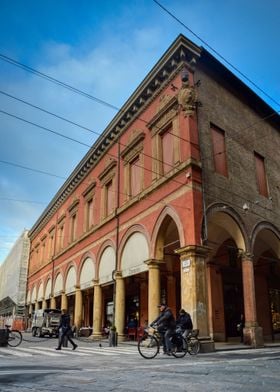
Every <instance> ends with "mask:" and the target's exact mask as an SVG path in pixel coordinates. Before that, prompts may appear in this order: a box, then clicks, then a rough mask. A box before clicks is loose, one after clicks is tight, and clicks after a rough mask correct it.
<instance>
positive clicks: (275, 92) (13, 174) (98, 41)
mask: <svg viewBox="0 0 280 392" xmlns="http://www.w3.org/2000/svg"><path fill="white" fill-rule="evenodd" d="M159 1H160V3H161V4H162V5H163V6H164V7H166V8H167V9H168V10H169V11H170V12H172V13H173V14H174V15H176V16H177V17H178V18H179V19H180V20H181V21H182V22H183V23H184V24H185V25H187V26H188V27H189V28H190V29H191V30H192V31H193V32H195V33H196V34H197V35H198V36H199V37H201V38H202V39H203V40H204V41H206V42H207V43H208V44H209V45H211V47H213V48H214V49H215V50H216V51H217V52H219V53H220V54H221V55H223V56H224V57H225V58H226V59H227V60H228V61H229V62H230V63H232V64H233V65H234V66H235V67H236V68H238V69H239V70H240V71H242V72H243V73H244V74H245V75H247V76H248V77H249V78H250V79H251V80H253V81H254V82H255V83H256V84H257V85H258V86H259V87H261V88H262V89H263V90H264V91H265V92H266V93H267V94H269V95H270V96H271V97H273V98H274V100H275V101H276V102H280V72H279V63H280V50H279V37H280V24H279V18H280V2H279V1H278V0H269V1H266V2H264V1H261V0H243V1H240V0H215V1H214V0H189V1H187V0H178V1H176V0H159ZM180 33H181V34H184V35H185V36H186V37H187V38H189V39H191V40H192V41H193V42H195V43H196V44H198V45H201V46H204V47H205V48H206V49H208V48H207V47H206V46H205V45H204V44H202V42H201V41H199V40H198V39H197V38H196V37H194V36H193V35H192V34H191V33H190V32H189V31H188V30H186V29H185V28H184V27H183V26H182V25H180V24H179V23H178V22H176V21H175V20H174V19H173V18H171V17H170V16H169V15H168V14H167V13H166V12H164V11H163V10H162V9H161V8H160V7H159V6H158V5H157V4H156V3H155V2H154V1H152V0H135V1H133V0H118V1H117V0H116V1H115V0H111V1H109V0H100V1H95V0H91V1H89V0H79V1H78V0H58V1H57V0H48V1H47V0H45V1H38V0H26V1H23V0H1V1H0V54H1V55H4V56H7V57H9V58H12V59H14V60H16V61H18V62H20V63H23V64H25V65H27V66H29V67H31V68H34V69H36V70H39V71H40V72H43V73H45V74H48V75H50V76H52V77H53V78H56V79H58V80H61V81H63V82H65V83H68V84H70V85H71V86H74V87H76V88H78V89H80V90H82V91H84V92H87V93H89V94H91V95H93V96H95V97H98V98H100V99H102V100H104V101H106V102H108V103H110V104H112V105H114V106H116V107H121V106H122V104H123V103H124V102H125V101H126V100H127V99H128V98H129V96H130V94H131V93H132V92H133V91H134V90H135V89H136V88H137V86H138V84H139V83H140V82H141V81H142V80H143V78H144V77H145V76H146V74H147V73H148V72H149V70H150V69H151V68H152V67H153V65H154V64H155V63H156V62H157V60H158V59H159V58H160V56H161V55H162V54H163V53H164V52H165V51H166V49H167V48H168V47H169V46H170V44H171V43H172V42H173V40H174V39H175V38H176V37H177V35H178V34H180ZM208 50H209V49H208ZM209 51H210V52H211V50H209ZM233 72H234V73H236V72H235V71H233ZM238 76H239V75H238ZM239 77H240V76H239ZM240 78H241V77H240ZM241 79H242V78H241ZM246 84H248V85H249V86H250V87H251V88H253V87H252V86H251V85H250V84H249V82H246ZM253 89H254V90H255V91H256V92H257V93H258V94H259V95H260V96H261V97H262V98H263V99H264V100H265V101H266V102H268V103H269V104H270V105H271V106H272V107H273V108H274V109H275V110H277V111H279V110H280V106H279V105H277V103H275V102H273V101H270V100H269V99H268V98H267V97H266V96H264V95H262V94H261V93H260V92H259V91H257V90H256V89H255V88H253ZM0 92H1V93H0V110H1V111H2V112H0V263H1V262H2V261H4V259H5V257H6V256H7V255H8V253H9V250H10V249H11V247H12V245H13V243H14V242H15V241H16V239H17V238H18V236H19V235H20V234H21V232H22V231H23V229H24V228H31V227H32V225H33V224H34V223H35V222H36V220H37V219H38V217H39V216H40V214H41V212H42V211H43V209H44V208H45V207H46V206H47V204H48V202H49V201H50V200H51V199H52V197H53V196H54V195H55V193H56V192H57V190H58V189H59V188H60V186H61V185H62V184H63V182H64V179H63V178H67V176H68V175H69V174H70V173H71V171H72V170H73V169H74V167H75V166H76V165H77V164H78V162H79V161H80V160H81V159H82V157H83V156H84V155H85V153H86V152H87V150H88V147H87V146H84V145H81V144H78V143H74V142H72V141H70V140H66V139H63V138H61V137H59V136H57V135H54V134H52V133H49V132H46V131H43V130H42V129H39V128H38V127H35V126H33V125H31V124H27V123H24V122H22V121H20V120H19V119H16V118H14V117H12V116H17V117H21V118H23V119H25V120H28V121H30V122H33V123H36V124H39V125H40V126H43V127H47V128H49V129H51V130H53V131H56V132H60V133H63V134H64V135H67V136H69V137H71V138H74V139H76V140H78V141H80V142H82V143H84V144H86V145H91V144H92V143H93V142H94V140H95V138H96V134H94V133H90V132H88V131H85V130H83V129H82V128H80V127H77V126H73V125H70V124H69V123H67V122H65V121H62V120H59V119H57V118H55V117H54V116H50V115H48V114H46V113H44V112H41V111H39V110H38V109H35V108H32V107H30V106H27V105H25V104H24V103H22V102H19V101H18V100H15V99H13V98H11V97H8V96H7V94H9V95H12V96H14V97H16V98H19V99H21V100H24V101H27V102H29V103H31V104H33V105H36V106H39V107H41V108H43V109H45V110H47V111H49V112H52V113H54V114H56V115H59V116H62V117H65V118H67V119H68V120H71V121H73V122H76V123H78V124H80V125H82V126H84V127H87V128H89V129H91V130H93V131H94V132H97V133H101V132H102V131H103V130H104V128H105V127H106V125H107V124H108V123H109V121H110V120H111V119H112V118H113V116H114V115H115V114H116V111H115V110H113V109H112V108H109V107H106V106H104V105H101V104H98V103H97V102H95V101H93V100H90V99H87V98H85V97H83V96H81V95H78V94H74V93H73V92H71V91H69V90H66V89H64V88H62V87H60V86H57V85H55V84H52V83H50V82H48V81H47V80H44V79H42V78H39V77H37V76H35V75H34V74H32V73H29V72H26V71H24V70H22V69H21V68H19V67H16V66H14V65H11V64H9V63H8V62H6V61H3V60H1V59H0ZM3 111H4V112H6V113H9V114H10V115H8V114H5V113H3ZM11 115H12V116H11ZM15 165H20V166H25V167H29V168H34V169H37V170H41V171H44V172H48V173H51V174H53V175H55V176H58V177H59V178H58V177H55V176H50V175H45V174H40V173H35V172H32V171H30V170H25V169H23V168H20V167H16V166H15ZM60 177H62V178H60Z"/></svg>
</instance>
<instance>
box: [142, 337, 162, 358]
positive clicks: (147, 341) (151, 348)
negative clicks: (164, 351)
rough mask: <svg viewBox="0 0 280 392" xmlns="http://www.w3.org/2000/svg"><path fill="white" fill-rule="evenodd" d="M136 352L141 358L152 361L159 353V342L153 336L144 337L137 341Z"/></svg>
mask: <svg viewBox="0 0 280 392" xmlns="http://www.w3.org/2000/svg"><path fill="white" fill-rule="evenodd" d="M138 351H139V354H140V355H141V356H142V357H143V358H145V359H152V358H154V357H155V356H156V355H157V354H158V352H159V341H158V340H157V339H156V338H155V337H154V336H153V335H144V336H143V337H142V338H141V339H140V340H139V341H138Z"/></svg>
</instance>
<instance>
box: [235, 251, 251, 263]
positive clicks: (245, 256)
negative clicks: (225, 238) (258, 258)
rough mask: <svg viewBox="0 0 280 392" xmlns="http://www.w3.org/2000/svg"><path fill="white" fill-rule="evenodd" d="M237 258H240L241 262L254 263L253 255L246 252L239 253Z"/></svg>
mask: <svg viewBox="0 0 280 392" xmlns="http://www.w3.org/2000/svg"><path fill="white" fill-rule="evenodd" d="M239 256H240V257H241V260H242V261H245V260H248V261H252V262H253V261H254V255H253V253H250V252H246V251H243V250H241V251H239Z"/></svg>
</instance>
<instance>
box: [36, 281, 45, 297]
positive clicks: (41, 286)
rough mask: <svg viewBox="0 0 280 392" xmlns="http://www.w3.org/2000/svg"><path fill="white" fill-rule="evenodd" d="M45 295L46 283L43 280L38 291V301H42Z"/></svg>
mask: <svg viewBox="0 0 280 392" xmlns="http://www.w3.org/2000/svg"><path fill="white" fill-rule="evenodd" d="M43 297H44V285H43V282H41V283H40V285H39V288H38V291H37V301H42V299H43Z"/></svg>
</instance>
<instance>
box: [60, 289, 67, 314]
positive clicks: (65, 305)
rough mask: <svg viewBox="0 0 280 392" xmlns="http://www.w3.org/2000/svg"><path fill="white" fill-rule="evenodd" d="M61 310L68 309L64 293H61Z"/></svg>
mask: <svg viewBox="0 0 280 392" xmlns="http://www.w3.org/2000/svg"><path fill="white" fill-rule="evenodd" d="M61 309H66V310H67V309H68V298H67V295H66V294H65V292H64V291H63V292H62V293H61Z"/></svg>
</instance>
